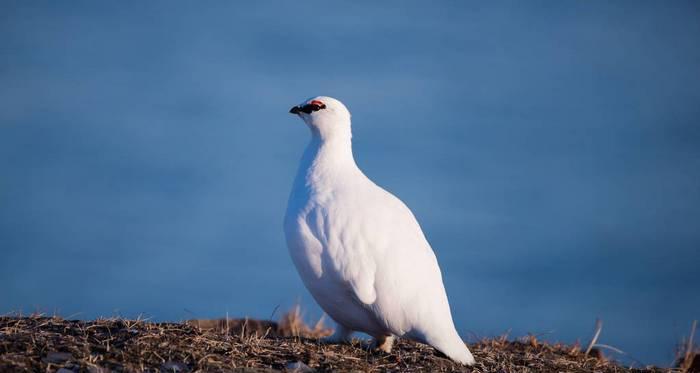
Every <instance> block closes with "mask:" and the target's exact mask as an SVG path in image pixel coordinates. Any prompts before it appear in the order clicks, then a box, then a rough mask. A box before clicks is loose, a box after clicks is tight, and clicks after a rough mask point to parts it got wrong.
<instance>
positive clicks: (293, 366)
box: [285, 361, 314, 373]
mask: <svg viewBox="0 0 700 373" xmlns="http://www.w3.org/2000/svg"><path fill="white" fill-rule="evenodd" d="M285 368H286V369H287V371H288V372H294V373H309V372H313V371H314V370H313V369H311V368H310V367H309V366H308V365H306V364H304V363H303V362H301V361H295V362H292V363H289V364H287V366H286V367H285Z"/></svg>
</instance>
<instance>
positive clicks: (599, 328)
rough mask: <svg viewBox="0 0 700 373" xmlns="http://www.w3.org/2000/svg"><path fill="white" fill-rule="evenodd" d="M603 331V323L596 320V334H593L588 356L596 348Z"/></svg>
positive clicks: (587, 352)
mask: <svg viewBox="0 0 700 373" xmlns="http://www.w3.org/2000/svg"><path fill="white" fill-rule="evenodd" d="M602 330H603V321H602V320H600V319H596V320H595V333H593V339H591V343H589V344H588V348H586V354H585V355H586V356H588V354H589V353H590V352H591V349H593V346H595V344H596V342H598V337H600V332H601V331H602Z"/></svg>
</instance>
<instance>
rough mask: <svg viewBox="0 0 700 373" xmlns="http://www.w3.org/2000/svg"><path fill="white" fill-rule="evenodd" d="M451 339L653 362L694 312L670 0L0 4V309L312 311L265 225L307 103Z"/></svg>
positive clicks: (693, 149) (296, 153)
mask: <svg viewBox="0 0 700 373" xmlns="http://www.w3.org/2000/svg"><path fill="white" fill-rule="evenodd" d="M321 94H323V95H330V96H334V97H337V98H339V99H341V100H342V101H344V102H345V103H346V104H347V106H348V107H349V108H350V110H351V111H352V113H353V120H354V148H355V154H356V159H357V161H358V164H359V165H360V166H361V167H362V168H363V169H364V170H365V172H366V173H367V174H368V175H369V176H370V177H371V178H373V179H374V180H375V181H376V182H377V183H378V184H380V185H382V186H384V187H385V188H387V189H388V190H390V191H392V192H393V193H395V194H396V195H398V196H399V197H400V198H402V199H403V200H404V201H405V202H406V203H407V204H408V205H409V206H410V207H411V208H412V209H413V211H414V213H415V214H416V216H417V217H418V219H419V221H420V222H421V224H422V226H423V229H424V231H425V232H426V234H427V236H428V238H429V240H430V241H431V243H432V244H433V247H434V249H435V251H436V253H437V256H438V259H439V260H440V262H441V263H442V268H443V274H444V278H445V283H446V286H447V290H448V293H449V295H450V299H451V304H452V308H453V313H454V315H455V321H456V323H457V326H458V329H459V330H460V332H461V333H462V335H463V336H464V337H470V338H471V339H473V338H475V337H476V336H488V335H494V334H500V333H502V332H504V331H506V330H508V329H512V331H511V335H514V336H519V335H524V334H526V333H528V332H531V333H535V334H538V333H546V334H545V336H544V338H546V339H550V340H561V341H565V342H574V341H576V340H577V339H581V340H583V342H586V341H587V339H588V338H589V337H590V335H591V333H592V328H593V324H594V321H595V318H596V317H601V318H602V319H603V321H604V322H605V327H604V330H603V333H602V337H601V342H603V343H607V344H610V345H613V346H616V347H618V348H620V349H622V350H624V351H627V352H628V353H629V354H631V356H633V357H635V358H637V359H639V360H641V361H642V362H644V363H656V364H663V365H667V364H669V363H670V362H671V360H672V357H673V348H674V344H675V343H676V342H678V341H679V340H680V338H681V337H682V336H683V335H687V333H688V330H689V327H690V323H691V321H692V320H693V319H694V318H695V319H697V318H700V281H699V277H700V276H698V264H699V263H700V6H698V3H697V2H692V1H687V2H683V1H674V2H651V1H620V2H614V3H612V2H605V1H578V2H570V1H569V2H563V1H549V2H518V1H516V2H497V3H492V2H489V3H481V2H480V3H477V2H470V3H467V2H457V1H450V2H442V3H428V2H396V3H391V2H381V3H380V2H305V3H300V2H282V1H272V2H246V3H240V2H223V1H222V2H111V3H109V2H100V3H98V2H83V3H80V2H72V3H70V4H66V3H63V2H50V1H45V2H22V1H3V2H2V3H0V171H1V172H2V179H0V250H1V253H2V257H1V259H0V283H1V284H2V286H1V287H0V312H9V311H13V310H15V311H16V310H23V311H24V312H31V311H34V310H41V311H46V312H49V313H52V312H54V311H56V312H59V313H60V314H62V315H64V316H72V317H79V318H94V317H97V316H110V315H115V314H121V315H125V316H135V315H137V314H139V313H144V314H146V315H148V316H151V317H153V318H154V319H156V320H179V319H187V318H192V317H219V316H222V315H224V314H225V313H226V312H228V313H229V315H240V316H243V315H249V316H252V317H261V318H267V317H270V315H271V313H272V312H273V310H275V308H276V307H277V306H279V307H280V311H277V315H279V313H280V312H281V310H284V309H286V308H288V307H290V306H291V305H292V304H294V303H295V302H296V301H297V300H298V301H300V302H301V304H302V305H303V307H304V308H305V309H306V313H307V316H308V317H309V318H310V319H311V318H315V317H319V316H320V315H321V311H320V310H319V309H318V307H317V306H315V305H314V303H313V300H312V299H311V297H310V296H309V295H308V293H307V292H306V290H305V289H304V288H303V285H302V284H301V282H300V280H299V278H298V276H297V274H296V272H295V270H294V268H293V265H292V263H291V260H290V259H289V256H288V254H287V249H286V247H285V244H284V238H283V233H282V218H283V215H284V211H285V206H286V199H287V196H288V193H289V190H290V187H291V182H292V178H293V175H294V173H295V170H296V167H297V162H298V159H299V157H300V155H301V152H302V150H303V148H304V146H305V145H306V142H307V139H308V136H309V135H308V131H307V129H306V127H305V126H304V125H303V124H302V122H301V121H299V120H298V119H297V118H295V117H293V116H290V115H289V114H288V113H287V110H288V109H289V107H291V106H292V105H293V104H297V103H298V102H300V101H301V100H303V99H305V98H307V97H310V96H314V95H321Z"/></svg>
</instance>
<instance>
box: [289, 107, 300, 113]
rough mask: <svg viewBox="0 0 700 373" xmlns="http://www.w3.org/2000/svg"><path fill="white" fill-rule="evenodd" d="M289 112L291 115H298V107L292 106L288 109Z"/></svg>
mask: <svg viewBox="0 0 700 373" xmlns="http://www.w3.org/2000/svg"><path fill="white" fill-rule="evenodd" d="M289 112H290V113H292V114H299V113H300V112H301V108H300V107H299V106H294V107H292V108H291V109H289Z"/></svg>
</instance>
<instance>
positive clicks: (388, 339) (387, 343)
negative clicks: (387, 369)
mask: <svg viewBox="0 0 700 373" xmlns="http://www.w3.org/2000/svg"><path fill="white" fill-rule="evenodd" d="M393 346H394V336H393V335H382V336H379V337H374V343H373V345H372V348H373V349H375V350H380V351H384V352H386V353H387V354H390V353H391V348H392V347H393Z"/></svg>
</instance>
